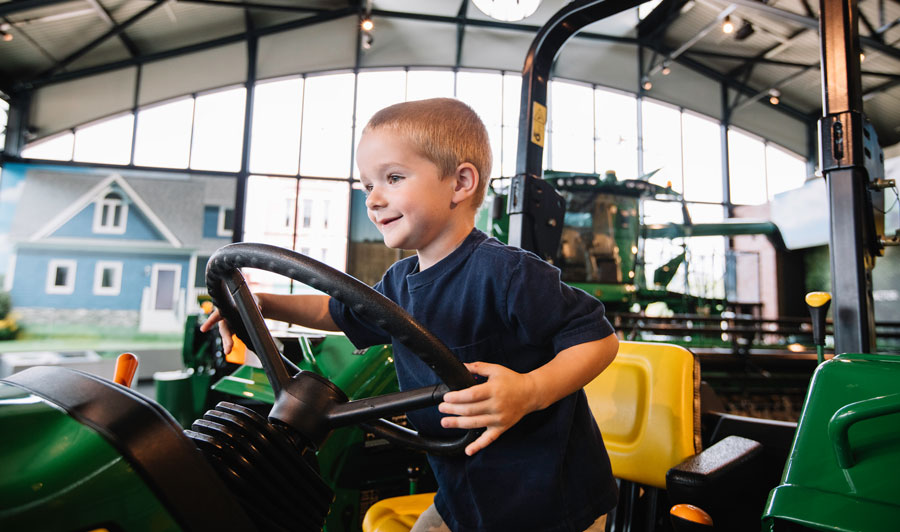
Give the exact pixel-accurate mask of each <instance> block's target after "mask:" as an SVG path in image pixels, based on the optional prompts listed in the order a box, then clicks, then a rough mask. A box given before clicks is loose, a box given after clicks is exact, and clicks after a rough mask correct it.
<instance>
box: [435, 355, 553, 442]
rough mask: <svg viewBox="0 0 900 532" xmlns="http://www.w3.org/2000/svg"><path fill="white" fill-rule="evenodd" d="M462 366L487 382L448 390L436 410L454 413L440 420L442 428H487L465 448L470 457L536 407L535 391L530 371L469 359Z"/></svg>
mask: <svg viewBox="0 0 900 532" xmlns="http://www.w3.org/2000/svg"><path fill="white" fill-rule="evenodd" d="M465 366H466V368H467V369H468V370H469V371H470V372H471V373H473V374H475V375H481V376H482V377H487V378H488V380H487V382H485V383H482V384H476V385H475V386H472V387H470V388H466V389H465V390H458V391H455V392H448V393H447V394H445V395H444V402H443V403H441V404H440V405H439V406H438V410H440V411H441V412H443V413H445V414H454V415H455V416H457V417H450V416H448V417H445V418H443V419H441V425H442V426H443V427H444V428H457V429H475V428H481V427H485V428H486V429H487V430H485V431H484V433H482V435H481V436H480V437H479V438H478V439H477V440H475V441H473V442H472V443H470V444H469V445H468V446H467V447H466V454H467V455H469V456H472V455H473V454H475V453H477V452H478V451H480V450H481V449H484V448H485V447H487V446H488V445H490V444H491V443H493V441H494V440H496V439H497V438H498V437H500V435H501V434H503V433H504V432H506V430H507V429H509V428H510V427H512V426H513V425H515V424H516V423H518V421H519V420H520V419H522V417H523V416H525V415H526V414H528V413H530V412H532V411H534V410H537V408H538V406H537V405H538V403H537V400H536V397H537V393H536V391H537V390H536V389H535V382H534V379H532V377H531V375H529V374H523V373H516V372H515V371H513V370H511V369H509V368H507V367H504V366H500V365H497V364H489V363H487V362H472V363H470V364H466V365H465Z"/></svg>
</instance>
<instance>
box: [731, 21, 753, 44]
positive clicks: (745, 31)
mask: <svg viewBox="0 0 900 532" xmlns="http://www.w3.org/2000/svg"><path fill="white" fill-rule="evenodd" d="M754 33H756V29H755V28H754V27H753V24H751V23H750V21H749V20H745V21H744V23H743V24H741V27H740V28H738V30H737V31H736V32H734V39H735V40H736V41H743V40H744V39H746V38H747V37H749V36H751V35H753V34H754Z"/></svg>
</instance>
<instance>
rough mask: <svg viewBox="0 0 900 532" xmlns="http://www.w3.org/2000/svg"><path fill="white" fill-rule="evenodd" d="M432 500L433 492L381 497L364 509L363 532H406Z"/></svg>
mask: <svg viewBox="0 0 900 532" xmlns="http://www.w3.org/2000/svg"><path fill="white" fill-rule="evenodd" d="M433 502H434V493H420V494H418V495H407V496H405V497H392V498H390V499H382V500H380V501H378V502H376V503H375V504H373V505H372V506H370V507H369V509H368V511H366V516H365V518H364V519H363V524H362V529H363V532H408V531H409V529H411V528H412V526H413V523H415V522H416V519H418V518H419V515H421V514H422V512H424V511H425V510H426V509H428V507H429V506H431V504H432V503H433Z"/></svg>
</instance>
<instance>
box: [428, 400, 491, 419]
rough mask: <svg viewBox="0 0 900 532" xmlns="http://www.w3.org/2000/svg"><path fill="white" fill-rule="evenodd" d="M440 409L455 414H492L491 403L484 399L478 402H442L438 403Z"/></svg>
mask: <svg viewBox="0 0 900 532" xmlns="http://www.w3.org/2000/svg"><path fill="white" fill-rule="evenodd" d="M438 411H440V412H441V413H444V414H452V415H454V416H477V415H480V414H490V413H491V410H490V405H489V404H487V403H486V402H484V401H479V402H476V403H446V402H445V403H441V404H439V405H438Z"/></svg>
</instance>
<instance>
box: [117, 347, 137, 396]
mask: <svg viewBox="0 0 900 532" xmlns="http://www.w3.org/2000/svg"><path fill="white" fill-rule="evenodd" d="M137 367H138V359H137V357H136V356H134V355H132V354H131V353H122V354H121V355H119V358H117V359H116V372H115V377H113V382H115V383H116V384H121V385H122V386H125V387H126V388H131V380H132V379H133V378H134V373H135V372H136V371H137Z"/></svg>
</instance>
